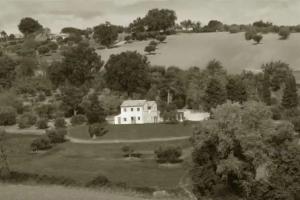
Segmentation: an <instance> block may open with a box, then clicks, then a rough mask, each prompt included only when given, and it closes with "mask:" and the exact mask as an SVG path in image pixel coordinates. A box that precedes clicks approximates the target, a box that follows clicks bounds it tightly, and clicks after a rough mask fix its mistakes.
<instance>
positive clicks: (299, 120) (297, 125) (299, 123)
mask: <svg viewBox="0 0 300 200" xmlns="http://www.w3.org/2000/svg"><path fill="white" fill-rule="evenodd" d="M291 122H292V124H293V125H294V129H295V131H296V132H299V133H300V116H298V117H294V118H292V119H291Z"/></svg>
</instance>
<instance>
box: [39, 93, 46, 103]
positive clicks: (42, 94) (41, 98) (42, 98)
mask: <svg viewBox="0 0 300 200" xmlns="http://www.w3.org/2000/svg"><path fill="white" fill-rule="evenodd" d="M37 100H38V101H40V102H41V101H45V100H46V95H45V94H44V93H43V92H42V93H39V94H38V96H37Z"/></svg>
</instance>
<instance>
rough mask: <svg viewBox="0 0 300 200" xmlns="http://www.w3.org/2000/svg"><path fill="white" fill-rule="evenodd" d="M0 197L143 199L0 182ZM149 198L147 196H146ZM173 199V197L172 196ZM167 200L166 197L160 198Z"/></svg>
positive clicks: (126, 194)
mask: <svg viewBox="0 0 300 200" xmlns="http://www.w3.org/2000/svg"><path fill="white" fill-rule="evenodd" d="M0 194H1V197H0V198H1V199H7V200H8V199H9V200H29V199H32V200H34V199H42V200H58V199H59V200H70V199H72V200H96V199H97V200H112V199H113V200H145V199H146V198H145V197H139V196H138V195H137V194H136V193H130V192H115V191H114V192H112V191H96V190H90V189H82V188H70V187H68V188H67V187H61V186H30V185H11V184H9V185H8V184H0ZM147 199H149V198H147ZM172 199H174V198H172ZM162 200H167V199H162Z"/></svg>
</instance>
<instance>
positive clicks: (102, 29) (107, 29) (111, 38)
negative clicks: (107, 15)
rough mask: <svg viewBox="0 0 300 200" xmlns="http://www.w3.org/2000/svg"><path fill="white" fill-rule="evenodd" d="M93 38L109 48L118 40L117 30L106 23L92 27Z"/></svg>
mask: <svg viewBox="0 0 300 200" xmlns="http://www.w3.org/2000/svg"><path fill="white" fill-rule="evenodd" d="M93 37H94V39H95V40H96V41H97V42H99V43H100V44H102V45H104V46H106V47H110V46H111V45H112V44H113V43H114V42H115V41H116V40H117V38H118V29H117V27H116V26H115V25H112V24H110V23H109V22H106V23H105V24H100V25H99V26H96V27H94V36H93Z"/></svg>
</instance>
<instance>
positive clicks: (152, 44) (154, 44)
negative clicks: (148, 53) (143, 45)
mask: <svg viewBox="0 0 300 200" xmlns="http://www.w3.org/2000/svg"><path fill="white" fill-rule="evenodd" d="M157 45H158V44H157V42H155V41H154V40H152V41H151V42H150V43H149V46H155V47H156V46H157Z"/></svg>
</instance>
